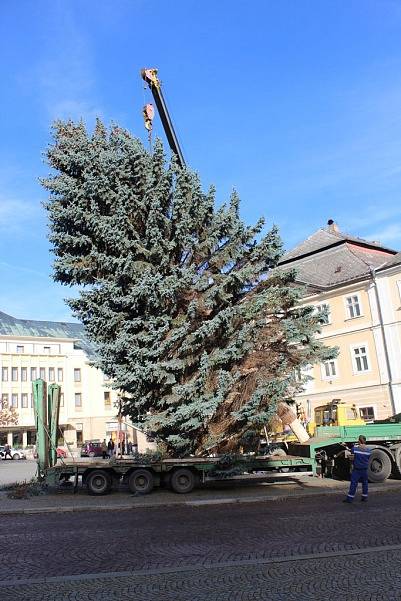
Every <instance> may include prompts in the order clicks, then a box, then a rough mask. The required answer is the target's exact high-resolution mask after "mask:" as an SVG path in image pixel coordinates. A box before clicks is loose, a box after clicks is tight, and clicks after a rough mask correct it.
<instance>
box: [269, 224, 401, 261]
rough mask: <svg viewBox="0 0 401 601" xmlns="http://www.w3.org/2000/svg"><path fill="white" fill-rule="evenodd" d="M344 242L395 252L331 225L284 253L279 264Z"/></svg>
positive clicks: (392, 253)
mask: <svg viewBox="0 0 401 601" xmlns="http://www.w3.org/2000/svg"><path fill="white" fill-rule="evenodd" d="M334 226H335V224H334ZM345 242H349V243H350V244H353V245H355V246H361V247H364V248H372V249H378V250H381V251H383V252H385V253H389V254H391V255H394V254H396V252H397V251H395V250H393V249H391V248H387V247H385V246H382V245H381V244H380V243H379V242H373V241H368V240H364V239H363V238H357V237H356V236H350V235H349V234H345V233H343V232H340V230H338V228H337V227H336V226H335V227H333V225H331V226H328V227H327V228H322V229H319V230H317V231H316V232H314V233H313V234H312V235H311V236H309V238H307V239H306V240H304V241H303V242H301V243H300V244H298V245H297V246H295V248H293V249H291V250H289V251H288V252H286V253H285V254H284V255H283V257H282V258H281V260H280V264H281V265H283V264H284V263H287V262H289V261H293V260H294V259H298V258H300V257H304V256H306V255H310V254H314V253H316V252H321V251H322V250H324V249H326V248H330V247H332V246H340V245H342V244H344V243H345Z"/></svg>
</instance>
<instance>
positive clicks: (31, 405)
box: [31, 392, 33, 409]
mask: <svg viewBox="0 0 401 601" xmlns="http://www.w3.org/2000/svg"><path fill="white" fill-rule="evenodd" d="M31 409H33V393H32V392H31Z"/></svg>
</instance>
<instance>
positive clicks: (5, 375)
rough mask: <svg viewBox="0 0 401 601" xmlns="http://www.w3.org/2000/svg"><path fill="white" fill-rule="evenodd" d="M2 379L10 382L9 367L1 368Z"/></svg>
mask: <svg viewBox="0 0 401 601" xmlns="http://www.w3.org/2000/svg"><path fill="white" fill-rule="evenodd" d="M1 379H2V380H3V382H8V367H2V368H1Z"/></svg>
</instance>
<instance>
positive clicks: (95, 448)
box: [81, 440, 103, 457]
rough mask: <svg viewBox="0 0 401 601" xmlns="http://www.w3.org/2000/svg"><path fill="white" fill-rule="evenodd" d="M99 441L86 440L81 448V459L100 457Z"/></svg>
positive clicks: (100, 447)
mask: <svg viewBox="0 0 401 601" xmlns="http://www.w3.org/2000/svg"><path fill="white" fill-rule="evenodd" d="M102 455H103V453H102V443H101V442H100V440H86V441H85V442H84V444H83V445H82V448H81V457H102Z"/></svg>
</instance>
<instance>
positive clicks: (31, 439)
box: [26, 430, 36, 446]
mask: <svg viewBox="0 0 401 601" xmlns="http://www.w3.org/2000/svg"><path fill="white" fill-rule="evenodd" d="M26 444H27V445H29V446H31V445H32V446H33V445H34V444H36V432H35V431H34V430H33V431H32V430H28V432H27V433H26Z"/></svg>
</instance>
